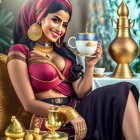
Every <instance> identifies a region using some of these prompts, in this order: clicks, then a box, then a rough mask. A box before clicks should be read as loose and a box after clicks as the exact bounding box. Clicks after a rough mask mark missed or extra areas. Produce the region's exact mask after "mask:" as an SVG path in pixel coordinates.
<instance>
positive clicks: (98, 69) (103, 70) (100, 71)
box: [94, 68, 105, 74]
mask: <svg viewBox="0 0 140 140" xmlns="http://www.w3.org/2000/svg"><path fill="white" fill-rule="evenodd" d="M104 72H105V68H94V73H95V74H102V73H104Z"/></svg>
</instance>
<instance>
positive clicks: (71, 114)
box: [52, 105, 79, 125]
mask: <svg viewBox="0 0 140 140" xmlns="http://www.w3.org/2000/svg"><path fill="white" fill-rule="evenodd" d="M52 110H58V112H59V114H60V119H61V121H62V123H63V125H66V124H67V123H69V122H70V121H71V120H73V119H74V118H77V117H78V116H79V113H78V112H77V111H76V110H75V109H74V108H72V107H70V106H66V105H62V106H60V107H58V106H54V107H53V108H52Z"/></svg>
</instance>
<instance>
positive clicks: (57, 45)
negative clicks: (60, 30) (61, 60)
mask: <svg viewBox="0 0 140 140" xmlns="http://www.w3.org/2000/svg"><path fill="white" fill-rule="evenodd" d="M55 45H56V47H57V48H61V41H60V38H58V40H57V41H56V42H55Z"/></svg>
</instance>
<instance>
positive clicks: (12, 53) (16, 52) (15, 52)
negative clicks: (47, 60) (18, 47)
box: [8, 51, 26, 59]
mask: <svg viewBox="0 0 140 140" xmlns="http://www.w3.org/2000/svg"><path fill="white" fill-rule="evenodd" d="M11 55H19V56H21V57H23V58H25V59H26V56H25V55H24V54H23V53H21V52H20V51H11V52H9V53H8V56H11Z"/></svg>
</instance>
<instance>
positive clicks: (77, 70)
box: [13, 1, 83, 82]
mask: <svg viewBox="0 0 140 140" xmlns="http://www.w3.org/2000/svg"><path fill="white" fill-rule="evenodd" d="M32 4H33V1H32V2H30V3H29V7H28V8H29V9H30V8H31V5H32ZM42 9H43V7H42ZM42 9H40V12H41V10H42ZM59 10H64V11H65V12H68V13H69V15H71V13H70V10H69V8H68V7H67V6H66V5H65V4H64V3H62V2H58V1H55V2H54V3H53V4H52V5H51V6H50V7H49V8H48V10H47V12H46V13H45V14H44V16H43V17H46V16H47V15H48V14H49V13H56V12H58V11H59ZM18 20H19V19H17V21H16V22H15V25H14V31H13V37H14V43H15V44H17V43H20V44H23V45H26V46H27V47H28V48H29V51H31V50H33V48H34V45H35V42H34V41H32V40H30V39H29V38H28V35H27V33H26V34H25V36H24V37H23V38H22V39H20V36H19V35H18V34H19V33H18V34H17V32H16V31H17V28H18V29H19V27H20V25H19V21H18ZM69 21H70V19H69ZM53 46H54V49H53V50H54V51H55V52H56V53H58V54H59V55H61V56H63V57H65V58H68V59H70V60H71V62H72V66H71V68H70V76H69V78H68V80H69V81H71V82H72V81H75V80H77V79H78V78H79V77H80V76H83V71H82V69H83V67H82V66H81V65H77V63H76V57H75V55H74V54H73V53H72V52H71V50H69V49H68V47H67V44H66V43H65V42H63V43H62V47H61V48H57V47H56V45H55V43H53Z"/></svg>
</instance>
